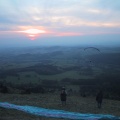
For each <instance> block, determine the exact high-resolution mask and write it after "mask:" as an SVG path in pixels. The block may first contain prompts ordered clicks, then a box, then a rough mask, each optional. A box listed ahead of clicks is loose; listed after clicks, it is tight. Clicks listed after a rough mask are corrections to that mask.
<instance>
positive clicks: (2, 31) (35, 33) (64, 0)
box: [0, 0, 120, 47]
mask: <svg viewBox="0 0 120 120" xmlns="http://www.w3.org/2000/svg"><path fill="white" fill-rule="evenodd" d="M79 44H87V45H91V44H94V45H95V44H97V45H98V44H100V45H118V46H119V45H120V0H0V46H1V47H4V46H30V45H37V46H38V45H79Z"/></svg>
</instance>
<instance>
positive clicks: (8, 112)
mask: <svg viewBox="0 0 120 120" xmlns="http://www.w3.org/2000/svg"><path fill="white" fill-rule="evenodd" d="M0 102H9V103H13V104H16V105H30V106H37V107H43V108H49V109H59V110H66V111H72V112H79V113H94V114H111V115H115V116H120V101H115V100H107V99H103V104H102V108H101V109H98V108H97V104H96V101H95V97H81V96H79V95H69V96H68V97H67V105H66V106H62V105H61V101H60V96H59V94H52V93H49V94H28V95H21V94H0ZM56 119H57V118H46V117H41V116H35V115H31V114H28V113H24V112H21V111H17V110H12V109H4V108H0V120H56ZM57 120H61V119H57Z"/></svg>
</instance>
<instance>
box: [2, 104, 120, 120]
mask: <svg viewBox="0 0 120 120" xmlns="http://www.w3.org/2000/svg"><path fill="white" fill-rule="evenodd" d="M0 107H2V108H7V109H16V110H20V111H24V112H27V113H30V114H33V115H38V116H44V117H53V118H62V119H70V120H102V119H105V120H120V117H116V116H113V115H103V114H81V113H77V112H68V111H64V110H54V109H45V108H41V107H34V106H27V105H25V106H21V105H14V104H10V103H7V102H0Z"/></svg>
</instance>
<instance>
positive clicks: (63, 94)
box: [60, 87, 67, 105]
mask: <svg viewBox="0 0 120 120" xmlns="http://www.w3.org/2000/svg"><path fill="white" fill-rule="evenodd" d="M60 98H61V102H62V105H66V99H67V92H66V90H65V87H63V88H62V91H61V94H60Z"/></svg>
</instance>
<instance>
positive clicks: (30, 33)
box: [22, 29, 45, 40]
mask: <svg viewBox="0 0 120 120" xmlns="http://www.w3.org/2000/svg"><path fill="white" fill-rule="evenodd" d="M22 32H23V33H26V34H27V36H28V37H29V38H30V39H31V40H35V39H36V38H37V37H38V36H39V35H40V34H43V33H45V30H39V29H28V30H24V31H22Z"/></svg>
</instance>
